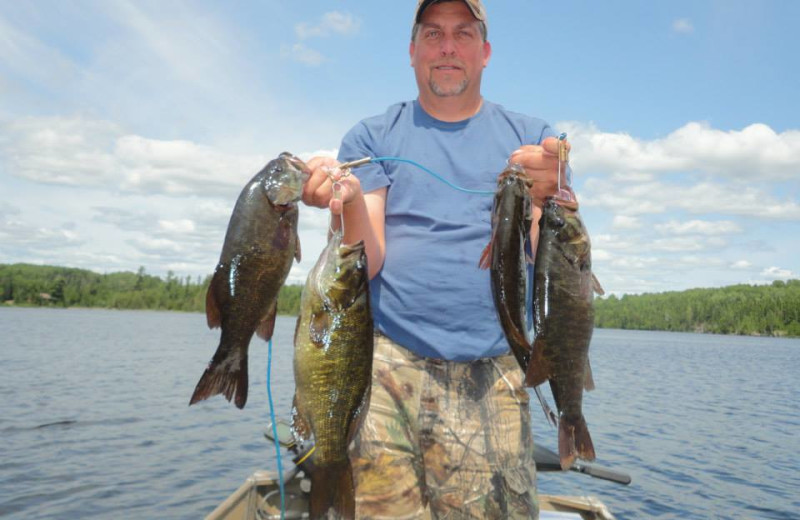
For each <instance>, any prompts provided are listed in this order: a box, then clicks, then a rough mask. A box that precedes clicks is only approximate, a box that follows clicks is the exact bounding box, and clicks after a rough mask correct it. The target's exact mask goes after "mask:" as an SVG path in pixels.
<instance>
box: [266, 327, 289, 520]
mask: <svg viewBox="0 0 800 520" xmlns="http://www.w3.org/2000/svg"><path fill="white" fill-rule="evenodd" d="M267 352H268V354H267V399H268V400H269V419H270V420H271V421H272V438H273V440H274V441H275V455H276V458H277V459H278V486H279V487H280V490H281V520H283V519H284V518H286V494H285V492H284V488H283V465H282V464H281V443H280V441H279V440H278V426H277V421H276V420H275V406H274V405H273V404H272V385H271V384H270V374H271V373H272V338H270V339H269V347H268V348H267Z"/></svg>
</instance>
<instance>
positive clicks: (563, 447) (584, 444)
mask: <svg viewBox="0 0 800 520" xmlns="http://www.w3.org/2000/svg"><path fill="white" fill-rule="evenodd" d="M558 455H559V456H560V458H561V469H563V470H567V469H569V468H570V466H572V463H573V462H575V458H576V457H580V458H582V459H584V460H594V459H595V453H594V444H592V437H591V436H590V435H589V427H588V426H587V425H586V419H584V417H583V415H580V416H578V417H577V418H568V417H563V416H562V417H561V420H560V421H559V422H558Z"/></svg>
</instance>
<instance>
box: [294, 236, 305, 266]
mask: <svg viewBox="0 0 800 520" xmlns="http://www.w3.org/2000/svg"><path fill="white" fill-rule="evenodd" d="M302 256H303V255H302V254H301V253H300V237H297V238H296V239H295V246H294V259H295V260H297V263H298V264H299V263H300V258H301V257H302Z"/></svg>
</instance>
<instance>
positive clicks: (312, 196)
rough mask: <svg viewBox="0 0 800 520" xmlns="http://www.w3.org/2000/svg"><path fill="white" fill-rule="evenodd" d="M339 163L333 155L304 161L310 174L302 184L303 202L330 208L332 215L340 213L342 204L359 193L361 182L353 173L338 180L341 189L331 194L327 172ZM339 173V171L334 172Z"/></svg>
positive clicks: (331, 184)
mask: <svg viewBox="0 0 800 520" xmlns="http://www.w3.org/2000/svg"><path fill="white" fill-rule="evenodd" d="M339 164H341V163H340V162H339V161H337V160H336V159H334V158H333V157H312V158H311V159H309V160H308V161H307V162H306V165H307V166H308V168H309V169H310V170H311V176H310V177H309V178H308V181H306V183H305V185H304V186H303V196H302V200H303V203H304V204H306V205H308V206H314V207H317V208H325V207H327V208H330V210H331V213H333V214H334V215H341V213H342V210H343V208H344V205H345V204H347V203H349V202H351V201H352V200H353V199H355V198H356V197H357V196H358V195H359V194H360V193H361V183H360V182H358V178H357V177H356V176H355V175H352V174H351V175H348V176H347V177H342V178H341V179H340V180H339V183H338V184H339V187H340V188H341V190H340V191H339V194H338V195H337V196H336V197H334V196H333V191H334V189H333V183H332V182H331V179H330V177H329V175H328V174H329V172H330V171H331V170H335V169H336V167H337V166H339ZM335 173H341V172H335Z"/></svg>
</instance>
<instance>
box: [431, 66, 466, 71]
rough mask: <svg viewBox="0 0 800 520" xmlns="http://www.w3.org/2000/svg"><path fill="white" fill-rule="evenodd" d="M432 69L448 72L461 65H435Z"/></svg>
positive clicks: (459, 68) (457, 68)
mask: <svg viewBox="0 0 800 520" xmlns="http://www.w3.org/2000/svg"><path fill="white" fill-rule="evenodd" d="M434 69H435V70H441V71H445V72H449V71H454V70H461V67H459V66H457V65H436V66H435V67H434Z"/></svg>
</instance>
